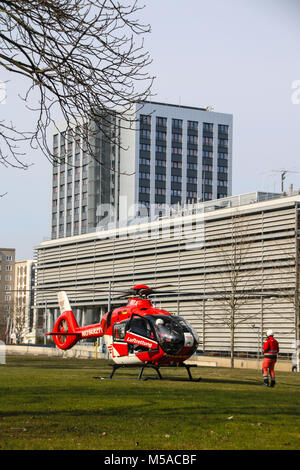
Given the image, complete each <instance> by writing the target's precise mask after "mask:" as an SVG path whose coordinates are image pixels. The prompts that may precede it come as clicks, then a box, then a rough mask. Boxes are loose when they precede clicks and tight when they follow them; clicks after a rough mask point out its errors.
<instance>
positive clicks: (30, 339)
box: [12, 260, 35, 343]
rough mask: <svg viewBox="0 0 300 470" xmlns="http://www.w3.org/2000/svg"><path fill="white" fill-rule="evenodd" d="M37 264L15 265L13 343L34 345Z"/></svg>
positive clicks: (18, 263)
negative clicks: (34, 299)
mask: <svg viewBox="0 0 300 470" xmlns="http://www.w3.org/2000/svg"><path fill="white" fill-rule="evenodd" d="M34 275H35V263H34V261H33V260H26V261H17V262H16V263H15V290H14V308H13V316H12V321H13V328H12V335H13V342H16V343H18V342H22V343H34V342H35V332H34V331H33V287H34Z"/></svg>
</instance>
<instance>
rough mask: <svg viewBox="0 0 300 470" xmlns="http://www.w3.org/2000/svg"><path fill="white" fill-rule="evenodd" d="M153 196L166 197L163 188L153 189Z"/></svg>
mask: <svg viewBox="0 0 300 470" xmlns="http://www.w3.org/2000/svg"><path fill="white" fill-rule="evenodd" d="M155 194H156V195H157V196H165V195H166V190H165V188H155Z"/></svg>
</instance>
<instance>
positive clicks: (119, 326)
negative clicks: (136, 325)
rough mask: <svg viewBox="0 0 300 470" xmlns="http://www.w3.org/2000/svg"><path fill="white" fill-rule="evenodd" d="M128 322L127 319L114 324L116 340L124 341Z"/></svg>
mask: <svg viewBox="0 0 300 470" xmlns="http://www.w3.org/2000/svg"><path fill="white" fill-rule="evenodd" d="M127 324H128V322H127V321H123V322H120V323H115V324H114V329H113V338H114V341H124V338H125V333H126V326H127Z"/></svg>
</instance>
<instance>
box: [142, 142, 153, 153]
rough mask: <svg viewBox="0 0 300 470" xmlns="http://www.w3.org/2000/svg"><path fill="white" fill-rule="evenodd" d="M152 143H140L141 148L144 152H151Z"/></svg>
mask: <svg viewBox="0 0 300 470" xmlns="http://www.w3.org/2000/svg"><path fill="white" fill-rule="evenodd" d="M150 148H151V147H150V144H140V150H143V151H144V152H150Z"/></svg>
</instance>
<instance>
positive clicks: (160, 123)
mask: <svg viewBox="0 0 300 470" xmlns="http://www.w3.org/2000/svg"><path fill="white" fill-rule="evenodd" d="M156 125H157V126H160V127H166V125H167V118H165V117H157V118H156Z"/></svg>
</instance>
